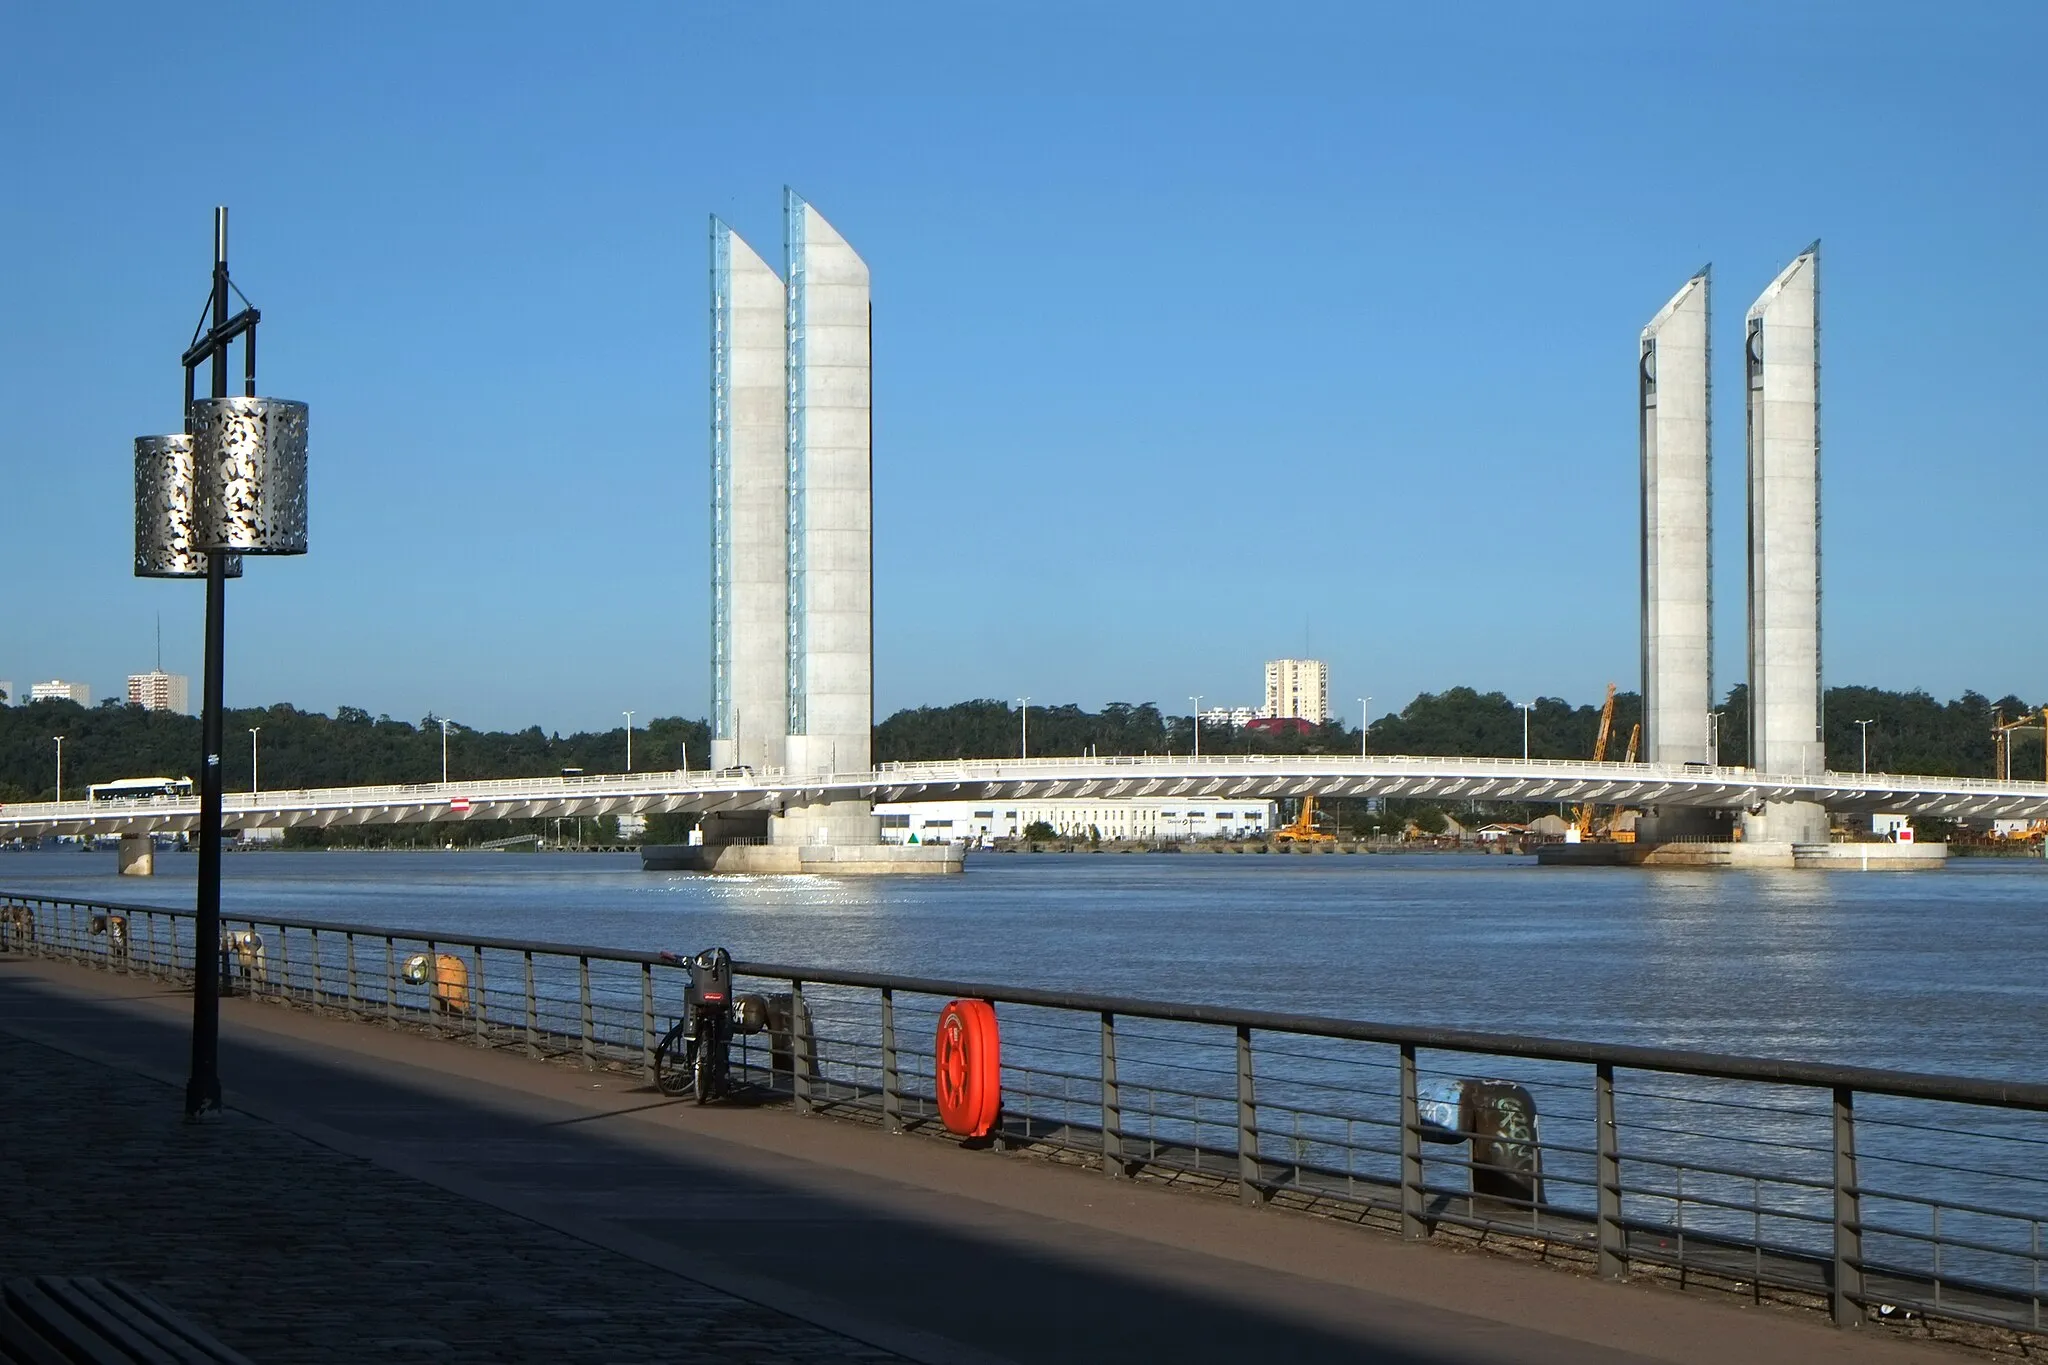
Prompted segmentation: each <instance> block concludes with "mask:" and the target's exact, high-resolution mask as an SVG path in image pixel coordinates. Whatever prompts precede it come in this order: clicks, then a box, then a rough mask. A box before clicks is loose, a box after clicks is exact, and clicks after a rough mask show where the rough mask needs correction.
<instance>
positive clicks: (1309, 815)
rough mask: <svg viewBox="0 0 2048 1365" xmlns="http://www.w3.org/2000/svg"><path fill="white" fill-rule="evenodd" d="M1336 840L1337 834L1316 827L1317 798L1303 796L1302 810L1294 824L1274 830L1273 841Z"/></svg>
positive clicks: (1305, 841)
mask: <svg viewBox="0 0 2048 1365" xmlns="http://www.w3.org/2000/svg"><path fill="white" fill-rule="evenodd" d="M1336 840H1337V836H1336V835H1334V834H1325V833H1323V832H1322V831H1321V830H1319V829H1317V828H1316V799H1315V798H1314V797H1313V796H1304V797H1302V798H1301V811H1300V813H1298V814H1297V815H1296V816H1295V817H1294V823H1293V824H1291V825H1283V826H1281V827H1280V828H1279V829H1276V830H1274V831H1273V842H1274V843H1277V844H1329V843H1335V842H1336Z"/></svg>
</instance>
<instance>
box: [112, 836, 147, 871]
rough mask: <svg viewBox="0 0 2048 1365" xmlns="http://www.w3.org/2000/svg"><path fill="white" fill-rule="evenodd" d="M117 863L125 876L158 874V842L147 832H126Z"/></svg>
mask: <svg viewBox="0 0 2048 1365" xmlns="http://www.w3.org/2000/svg"><path fill="white" fill-rule="evenodd" d="M115 856H116V857H117V858H118V859H119V862H117V863H116V864H115V866H116V867H117V868H119V870H120V874H121V875H122V876H123V877H154V876H155V875H156V843H155V841H153V840H152V839H151V838H150V837H149V836H148V835H147V834H124V835H122V836H121V851H120V852H119V853H118V854H117V855H115Z"/></svg>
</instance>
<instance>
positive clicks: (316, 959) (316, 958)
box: [308, 928, 327, 1005]
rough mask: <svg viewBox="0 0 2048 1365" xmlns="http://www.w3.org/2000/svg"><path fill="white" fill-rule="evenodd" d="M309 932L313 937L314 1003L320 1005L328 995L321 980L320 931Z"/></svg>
mask: <svg viewBox="0 0 2048 1365" xmlns="http://www.w3.org/2000/svg"><path fill="white" fill-rule="evenodd" d="M308 932H310V933H311V934H312V937H313V1003H314V1004H315V1005H318V1004H320V1003H321V997H323V996H325V995H326V994H327V990H326V987H325V985H324V984H323V983H322V981H321V980H320V930H319V929H317V928H315V929H312V930H310V931H308Z"/></svg>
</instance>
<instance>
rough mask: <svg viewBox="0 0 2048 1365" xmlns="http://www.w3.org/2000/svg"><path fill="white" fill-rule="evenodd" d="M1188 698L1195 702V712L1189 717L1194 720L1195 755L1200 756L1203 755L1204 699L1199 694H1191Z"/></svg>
mask: <svg viewBox="0 0 2048 1365" xmlns="http://www.w3.org/2000/svg"><path fill="white" fill-rule="evenodd" d="M1188 700H1189V701H1191V702H1193V703H1194V704H1195V713H1194V714H1193V715H1192V716H1190V717H1188V719H1189V720H1191V721H1193V722H1194V727H1195V757H1196V758H1200V757H1201V756H1202V699H1201V697H1200V696H1199V695H1195V696H1190V697H1189V698H1188Z"/></svg>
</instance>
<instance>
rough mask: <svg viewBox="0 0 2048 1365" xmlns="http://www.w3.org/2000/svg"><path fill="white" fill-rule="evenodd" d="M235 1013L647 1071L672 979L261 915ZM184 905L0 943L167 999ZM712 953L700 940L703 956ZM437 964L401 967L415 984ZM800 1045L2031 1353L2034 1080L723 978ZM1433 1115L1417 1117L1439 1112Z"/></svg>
mask: <svg viewBox="0 0 2048 1365" xmlns="http://www.w3.org/2000/svg"><path fill="white" fill-rule="evenodd" d="M223 926H224V927H223V938H222V945H221V948H220V951H221V952H222V953H223V956H224V957H225V958H226V959H227V961H228V971H227V973H226V980H227V981H228V982H229V983H230V987H231V989H232V990H234V991H236V992H238V993H247V994H251V995H258V996H265V997H270V998H274V999H279V1000H285V1001H290V1002H294V1003H298V1004H302V1005H307V1006H313V1007H319V1008H323V1009H328V1010H336V1011H341V1012H344V1013H346V1014H348V1015H350V1016H352V1017H355V1018H358V1019H365V1020H370V1021H374V1022H379V1023H383V1024H385V1025H387V1026H392V1027H407V1028H415V1029H420V1030H424V1031H427V1032H430V1033H434V1034H438V1035H442V1036H446V1037H451V1038H456V1039H459V1040H463V1041H466V1042H469V1043H471V1044H474V1045H477V1046H487V1047H496V1048H508V1049H513V1050H517V1051H521V1052H524V1053H527V1054H530V1055H533V1056H536V1057H550V1058H555V1059H557V1060H561V1061H566V1062H567V1063H569V1064H571V1065H581V1066H584V1067H590V1068H596V1067H617V1068H624V1069H628V1070H641V1071H646V1070H650V1069H651V1067H652V1064H653V1056H654V1050H655V1046H656V1043H657V1041H658V1040H659V1038H660V1036H661V1034H662V1032H663V1031H664V1030H665V1029H666V1028H667V1027H668V1025H669V1023H670V1022H671V1021H672V1019H673V1017H674V1016H675V1015H677V1014H679V1013H680V1012H681V1008H682V1000H683V992H684V987H685V978H684V974H683V973H682V972H681V971H680V970H679V968H678V967H677V966H676V965H675V964H674V963H672V962H670V961H667V960H664V959H663V958H661V957H660V956H659V955H650V954H645V953H632V952H621V951H617V950H614V949H607V948H600V947H593V946H586V945H576V944H554V943H529V942H521V941H516V940H505V939H494V938H483V937H476V936H471V935H458V934H443V933H425V932H421V931H417V930H407V929H394V928H387V927H382V926H370V925H354V924H339V923H318V922H313V921H305V920H287V919H279V918H274V917H260V918H254V919H251V918H248V917H239V916H228V917H224V919H223ZM193 946H194V945H193V942H192V920H191V916H190V915H189V914H188V913H186V912H182V911H169V910H162V909H157V908H154V907H147V906H132V905H119V904H114V903H109V902H101V901H83V900H72V899H65V898H55V897H47V896H31V895H4V894H0V948H4V949H8V950H12V951H15V952H27V953H34V954H38V955H42V956H48V957H57V958H62V959H69V960H72V961H77V962H81V963H85V964H88V965H92V966H97V967H101V968H106V969H111V970H117V971H126V972H137V973H144V974H148V975H151V976H155V977H160V978H168V979H172V980H182V979H185V978H186V977H187V976H188V975H189V973H190V969H191V963H192V953H193ZM698 946H701V945H698ZM416 957H417V958H423V959H424V963H425V964H426V965H424V966H423V967H420V968H415V969H414V970H413V971H412V972H410V973H409V972H408V971H407V969H406V964H407V963H408V962H409V961H410V960H412V959H414V958H416ZM736 972H737V973H738V975H739V978H740V982H739V985H738V986H737V989H742V990H768V991H772V992H776V993H782V994H787V995H788V996H789V997H790V1006H791V1009H790V1016H791V1017H792V1018H793V1019H794V1020H796V1021H797V1023H796V1026H795V1027H794V1028H793V1029H792V1030H791V1031H789V1032H788V1033H786V1034H784V1035H780V1036H773V1035H761V1036H757V1037H754V1038H746V1039H742V1040H740V1049H741V1051H740V1056H739V1057H738V1058H737V1059H736V1063H737V1065H738V1067H739V1068H740V1071H741V1074H742V1075H743V1076H744V1077H746V1078H748V1079H749V1080H750V1081H752V1082H754V1083H757V1084H760V1085H764V1086H768V1087H771V1088H773V1089H774V1090H776V1091H778V1092H780V1093H782V1094H784V1095H786V1096H787V1098H788V1099H789V1101H790V1103H792V1104H793V1105H794V1107H795V1108H796V1109H798V1110H799V1111H803V1112H823V1113H832V1114H838V1115H843V1116H848V1117H854V1118H859V1119H862V1120H865V1121H870V1122H875V1123H879V1124H881V1125H883V1126H885V1127H887V1128H889V1129H891V1130H920V1129H922V1130H930V1131H937V1130H939V1127H940V1125H939V1121H938V1118H937V1107H936V1100H935V1098H934V1096H935V1087H934V1084H933V1074H932V1053H933V1039H934V1035H935V1032H936V1025H937V1019H938V1015H939V1012H940V1010H941V1009H942V1008H943V1005H944V1002H945V1001H947V1000H949V999H954V998H975V999H983V1000H988V1001H991V1002H992V1003H994V1004H995V1005H997V1006H998V1007H999V1009H998V1014H999V1019H1000V1024H1001V1029H1002V1054H1003V1055H1002V1081H1003V1120H1002V1125H1001V1128H1000V1130H999V1133H998V1138H999V1140H1000V1141H1001V1142H1002V1143H1003V1144H1004V1145H1009V1146H1027V1147H1030V1148H1032V1149H1034V1150H1037V1151H1041V1152H1044V1153H1046V1154H1049V1155H1051V1156H1054V1157H1056V1158H1058V1159H1062V1160H1066V1161H1071V1162H1074V1163H1076V1164H1081V1165H1087V1166H1092V1167H1096V1168H1098V1169H1100V1170H1102V1171H1103V1172H1106V1173H1108V1174H1110V1175H1112V1176H1126V1177H1137V1178H1144V1179H1160V1180H1169V1181H1173V1182H1175V1183H1184V1184H1193V1185H1196V1186H1198V1187H1204V1188H1209V1189H1214V1190H1218V1191H1222V1192H1225V1193H1234V1194H1235V1195H1236V1196H1237V1197H1238V1198H1240V1199H1242V1200H1244V1201H1246V1202H1248V1203H1277V1204H1280V1205H1284V1206H1288V1207H1294V1208H1300V1209H1304V1210H1308V1211H1311V1212H1317V1213H1324V1214H1330V1215H1334V1216H1339V1217H1344V1218H1348V1219H1352V1220H1354V1221H1359V1222H1363V1223H1369V1224H1375V1225H1378V1226H1382V1227H1384V1228H1386V1229H1388V1230H1390V1231H1398V1232H1399V1233H1400V1234H1401V1235H1402V1236H1404V1237H1408V1238H1414V1239H1420V1238H1425V1237H1429V1236H1431V1235H1433V1234H1440V1233H1441V1234H1446V1235H1448V1234H1451V1233H1462V1234H1464V1235H1470V1236H1479V1237H1483V1238H1485V1239H1487V1240H1488V1241H1491V1242H1495V1243H1505V1244H1508V1245H1512V1246H1517V1247H1522V1248H1526V1249H1533V1250H1540V1251H1541V1252H1542V1253H1543V1254H1545V1255H1546V1256H1553V1255H1554V1256H1559V1257H1564V1258H1574V1257H1575V1258H1578V1259H1580V1260H1582V1261H1583V1262H1584V1263H1585V1264H1587V1265H1589V1266H1591V1267H1596V1268H1597V1269H1598V1271H1599V1272H1600V1273H1601V1274H1603V1275H1606V1276H1608V1277H1611V1278H1623V1277H1626V1276H1629V1275H1632V1274H1638V1275H1639V1274H1653V1275H1659V1276H1670V1277H1674V1278H1676V1279H1677V1280H1679V1281H1680V1282H1681V1283H1690V1282H1702V1283H1710V1284H1714V1285H1718V1286H1720V1287H1723V1288H1732V1289H1736V1290H1739V1291H1741V1292H1746V1293H1749V1294H1752V1295H1755V1296H1756V1297H1758V1298H1761V1297H1762V1296H1763V1294H1764V1293H1765V1292H1766V1291H1767V1290H1768V1291H1770V1292H1771V1293H1772V1294H1773V1296H1774V1297H1780V1296H1789V1297H1791V1298H1793V1299H1795V1300H1796V1299H1800V1298H1806V1299H1808V1300H1810V1301H1814V1302H1817V1303H1820V1304H1823V1305H1825V1307H1826V1308H1827V1310H1828V1311H1829V1312H1830V1313H1831V1314H1832V1316H1833V1317H1834V1319H1835V1320H1836V1321H1837V1322H1841V1323H1845V1324H1847V1323H1852V1322H1856V1321H1860V1320H1861V1319H1862V1318H1863V1317H1864V1316H1865V1315H1866V1313H1871V1312H1881V1313H1882V1314H1883V1315H1885V1316H1887V1317H1889V1316H1893V1315H1895V1314H1897V1313H1899V1312H1901V1311H1905V1312H1917V1313H1921V1314H1926V1315H1928V1316H1935V1317H1942V1318H1947V1319H1951V1320H1957V1321H1965V1322H1974V1323H1981V1324H1986V1325H1989V1326H1992V1327H1996V1328H2003V1329H2009V1330H2011V1331H2014V1332H2020V1333H2027V1334H2039V1333H2041V1331H2042V1301H2043V1299H2042V1283H2041V1279H2042V1270H2043V1266H2044V1257H2043V1249H2042V1227H2043V1224H2044V1222H2048V1086H2044V1085H2038V1084H2031V1083H2022V1082H2008V1081H1997V1080H1973V1079H1965V1078H1957V1077H1945V1076H1931V1075H1920V1074H1915V1073H1910V1072H1898V1071H1885V1070H1877V1069H1872V1068H1863V1067H1844V1066H1830V1065H1820V1064H1813V1063H1805V1062H1796V1061H1784V1060H1772V1059H1766V1058H1752V1057H1736V1056H1722V1055H1716V1054H1710V1053H1701V1052H1689V1051H1679V1050H1673V1049H1666V1048H1648V1047H1634V1046H1621V1045H1608V1044H1597V1043H1585V1042H1574V1041H1567V1040H1559V1039H1548V1038H1534V1037H1523V1036H1519V1035H1511V1034H1494V1033H1480V1032H1472V1031H1466V1030H1455V1029H1434V1028H1417V1027H1408V1026H1401V1025H1388V1024H1374V1023H1365V1022H1360V1021H1355V1020H1346V1019H1334V1018H1324V1017H1318V1016H1311V1015H1302V1014H1287V1013H1276V1012H1272V1011H1263V1010H1244V1009H1233V1008H1223V1007H1218V1006H1206V1005H1194V1004H1176V1003H1169V1002H1160V1001H1148V1000H1133V999H1124V998H1120V997H1112V996H1100V995H1090V994H1083V993H1076V992H1068V991H1053V990H1038V989H1030V988H1023V987H1013V986H996V985H989V984H985V983H978V982H963V981H942V980H930V979H922V978H916V977H907V976H896V975H890V974H884V973H871V972H844V971H833V970H827V969H817V968H802V967H791V966H784V965H776V964H769V963H757V962H740V963H737V964H736ZM1462 1080H1487V1081H1505V1082H1510V1083H1512V1084H1514V1085H1519V1086H1520V1087H1523V1088H1524V1090H1526V1092H1527V1093H1528V1095H1529V1096H1531V1097H1533V1100H1534V1103H1535V1108H1536V1111H1537V1114H1536V1119H1535V1122H1534V1123H1533V1124H1532V1125H1531V1127H1530V1130H1529V1131H1528V1132H1527V1133H1526V1134H1525V1135H1524V1138H1525V1141H1524V1144H1523V1146H1522V1147H1521V1148H1519V1149H1518V1150H1519V1151H1520V1153H1521V1156H1522V1157H1524V1158H1526V1160H1524V1161H1522V1162H1520V1163H1519V1164H1518V1165H1517V1166H1516V1171H1517V1172H1519V1174H1520V1175H1521V1176H1522V1177H1525V1178H1524V1179H1523V1181H1522V1183H1521V1184H1520V1185H1516V1184H1515V1183H1514V1182H1512V1181H1510V1182H1508V1183H1507V1185H1506V1186H1505V1187H1504V1186H1503V1183H1502V1181H1501V1179H1500V1178H1499V1177H1501V1176H1502V1175H1503V1174H1504V1173H1507V1171H1508V1167H1507V1166H1506V1165H1504V1164H1503V1162H1502V1159H1501V1155H1500V1153H1501V1151H1502V1148H1501V1147H1500V1146H1498V1145H1492V1146H1489V1145H1487V1144H1486V1143H1485V1142H1483V1141H1467V1140H1466V1139H1470V1138H1472V1136H1473V1134H1472V1133H1470V1132H1466V1131H1452V1130H1451V1129H1449V1128H1447V1127H1446V1126H1445V1123H1444V1121H1443V1120H1442V1117H1441V1114H1442V1111H1441V1109H1440V1108H1438V1107H1436V1106H1433V1105H1432V1104H1431V1100H1432V1098H1433V1097H1438V1096H1440V1095H1442V1094H1443V1093H1444V1090H1443V1087H1444V1086H1445V1085H1446V1084H1447V1083H1457V1082H1459V1081H1462ZM1432 1114H1435V1115H1436V1118H1435V1119H1434V1121H1432V1118H1431V1115H1432Z"/></svg>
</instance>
